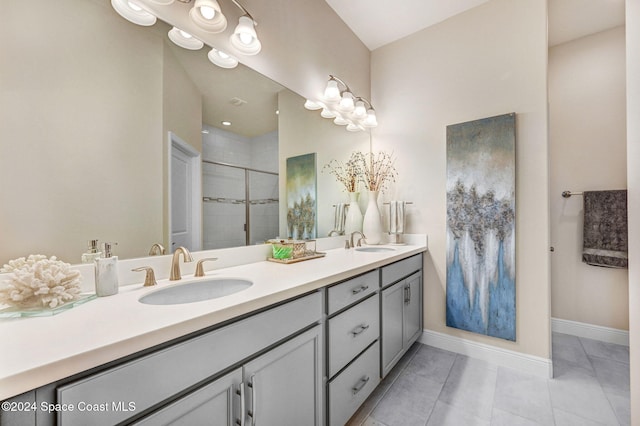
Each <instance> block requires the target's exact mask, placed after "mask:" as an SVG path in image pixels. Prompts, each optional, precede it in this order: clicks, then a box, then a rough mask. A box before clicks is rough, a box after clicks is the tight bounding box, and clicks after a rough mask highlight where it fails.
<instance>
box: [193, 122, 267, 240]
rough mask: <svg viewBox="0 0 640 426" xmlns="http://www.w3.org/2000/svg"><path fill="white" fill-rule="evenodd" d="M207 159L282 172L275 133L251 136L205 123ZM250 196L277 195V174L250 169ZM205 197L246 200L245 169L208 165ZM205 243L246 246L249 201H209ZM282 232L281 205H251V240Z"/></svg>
mask: <svg viewBox="0 0 640 426" xmlns="http://www.w3.org/2000/svg"><path fill="white" fill-rule="evenodd" d="M203 128H205V129H207V130H209V133H208V134H203V135H202V151H203V156H202V158H203V159H204V160H210V161H219V162H223V163H228V164H234V165H237V166H242V167H250V168H256V169H260V170H267V171H274V172H277V171H278V134H277V132H271V133H268V134H265V135H262V136H258V137H256V138H248V137H244V136H240V135H237V134H234V133H232V132H228V131H224V130H220V129H217V128H215V127H210V126H206V125H205V126H203ZM250 185H252V186H251V199H252V200H264V199H268V198H278V179H277V177H276V176H272V175H265V174H258V175H256V174H255V173H251V176H250ZM203 196H205V197H214V198H218V197H221V198H232V199H238V200H244V198H245V183H244V171H243V170H240V169H234V168H229V167H222V166H215V165H210V164H206V163H205V164H203ZM203 210H204V212H203V229H204V238H203V245H204V248H205V249H214V248H220V247H237V246H243V245H245V232H244V224H245V222H246V219H245V217H246V215H245V204H226V203H214V202H207V203H204V208H203ZM277 234H278V204H277V203H270V204H252V206H251V244H255V243H260V242H262V241H264V240H265V239H268V238H272V237H275V236H277Z"/></svg>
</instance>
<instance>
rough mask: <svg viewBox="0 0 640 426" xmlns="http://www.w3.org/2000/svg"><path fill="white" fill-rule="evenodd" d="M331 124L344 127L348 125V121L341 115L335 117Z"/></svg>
mask: <svg viewBox="0 0 640 426" xmlns="http://www.w3.org/2000/svg"><path fill="white" fill-rule="evenodd" d="M333 122H334V123H335V124H337V125H338V126H346V125H347V124H349V121H348V120H345V119H344V118H343V117H342V116H341V115H336V118H334V119H333Z"/></svg>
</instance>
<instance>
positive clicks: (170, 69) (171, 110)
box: [154, 40, 202, 247]
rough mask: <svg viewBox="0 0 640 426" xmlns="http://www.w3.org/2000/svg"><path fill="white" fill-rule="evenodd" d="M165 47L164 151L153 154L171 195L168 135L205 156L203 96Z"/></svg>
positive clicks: (165, 228)
mask: <svg viewBox="0 0 640 426" xmlns="http://www.w3.org/2000/svg"><path fill="white" fill-rule="evenodd" d="M166 43H168V41H166V40H165V41H164V50H163V58H162V59H163V67H162V83H163V84H162V124H163V127H162V142H161V144H160V145H161V148H162V150H161V151H159V152H156V153H154V154H155V155H156V156H158V158H156V159H155V160H154V161H157V162H158V163H156V164H162V176H163V177H162V184H163V187H164V189H163V194H168V193H169V173H168V170H169V155H168V152H169V143H170V142H169V136H168V134H169V132H172V133H173V134H175V135H177V136H178V137H179V138H180V139H181V140H183V141H184V142H186V143H188V144H189V145H191V146H193V148H194V149H195V150H196V151H198V152H202V94H201V93H200V91H199V90H198V88H197V87H196V85H195V84H194V83H193V81H191V79H190V78H189V76H188V75H187V72H186V71H185V70H184V68H182V65H180V63H179V62H178V59H177V58H176V57H175V55H174V54H173V53H172V51H171V49H170V48H169V46H167V44H166ZM168 198H169V197H163V200H162V206H163V215H162V240H158V242H162V244H164V246H165V247H168V245H169V238H170V236H169V227H170V224H169V200H168ZM200 226H202V225H200ZM200 229H201V228H200Z"/></svg>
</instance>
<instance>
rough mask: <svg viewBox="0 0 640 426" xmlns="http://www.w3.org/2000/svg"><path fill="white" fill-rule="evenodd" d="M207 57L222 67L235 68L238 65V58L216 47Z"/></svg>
mask: <svg viewBox="0 0 640 426" xmlns="http://www.w3.org/2000/svg"><path fill="white" fill-rule="evenodd" d="M207 57H208V58H209V60H210V61H211V62H213V63H214V64H215V65H217V66H219V67H221V68H235V67H236V66H238V60H237V59H236V58H234V57H233V56H231V55H229V54H228V53H225V52H223V51H222V50H218V49H216V48H215V47H214V48H212V49H211V51H210V52H209V53H208V54H207Z"/></svg>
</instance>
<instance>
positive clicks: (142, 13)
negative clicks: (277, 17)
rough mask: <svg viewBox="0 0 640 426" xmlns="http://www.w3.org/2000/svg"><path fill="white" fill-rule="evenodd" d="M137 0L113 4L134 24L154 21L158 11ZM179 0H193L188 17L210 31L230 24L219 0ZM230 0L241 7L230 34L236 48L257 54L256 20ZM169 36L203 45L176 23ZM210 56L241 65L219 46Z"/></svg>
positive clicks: (166, 0) (165, 1) (161, 1)
mask: <svg viewBox="0 0 640 426" xmlns="http://www.w3.org/2000/svg"><path fill="white" fill-rule="evenodd" d="M138 1H139V0H111V5H112V6H113V8H114V9H115V10H116V11H117V12H118V13H119V14H120V15H122V17H124V18H125V19H127V20H129V21H131V22H133V23H134V24H138V25H145V26H151V25H153V24H155V23H156V17H155V15H153V14H152V13H150V12H148V11H147V10H145V9H144V8H143V7H142V6H140V4H138V3H137V2H138ZM147 1H150V2H152V3H154V4H158V5H161V6H167V5H170V4H172V3H173V2H174V0H147ZM178 1H179V2H181V3H191V2H192V1H193V7H191V9H190V10H189V17H190V18H191V21H192V22H193V23H194V25H196V26H197V27H198V28H199V29H201V30H203V31H207V32H210V33H220V32H222V31H224V30H225V29H226V28H227V18H226V17H225V16H224V14H223V13H222V9H221V8H220V4H219V3H218V1H217V0H195V1H194V0H178ZM230 1H232V2H233V4H235V5H236V6H237V7H238V8H239V9H240V10H241V11H242V16H240V18H239V20H238V25H237V26H236V28H235V30H234V31H233V34H231V36H230V42H231V45H232V47H233V50H235V51H237V52H238V53H240V54H243V55H257V54H258V53H259V52H260V50H261V49H262V44H261V43H260V40H259V39H258V34H257V33H256V29H255V26H256V25H257V22H256V21H255V19H253V17H252V16H251V14H250V13H249V11H247V9H246V8H245V7H244V6H242V5H241V4H240V3H239V2H238V0H230ZM169 39H170V40H171V41H172V42H174V43H175V44H177V45H178V46H180V47H183V48H185V49H190V50H198V49H201V48H202V47H203V46H204V42H203V41H202V40H199V39H197V38H195V37H194V36H193V35H192V34H191V33H189V32H186V31H184V30H182V29H179V28H177V27H173V28H172V29H171V30H170V31H169ZM234 53H235V52H234ZM208 57H209V60H210V61H211V62H213V63H214V64H215V65H217V66H219V67H222V68H235V67H236V66H237V65H238V59H237V58H235V57H234V56H232V55H230V54H228V53H226V52H222V51H220V50H218V49H216V48H212V50H211V51H210V52H209V54H208Z"/></svg>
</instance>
